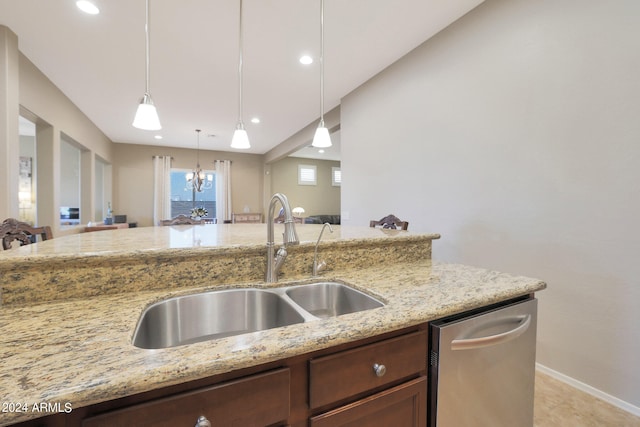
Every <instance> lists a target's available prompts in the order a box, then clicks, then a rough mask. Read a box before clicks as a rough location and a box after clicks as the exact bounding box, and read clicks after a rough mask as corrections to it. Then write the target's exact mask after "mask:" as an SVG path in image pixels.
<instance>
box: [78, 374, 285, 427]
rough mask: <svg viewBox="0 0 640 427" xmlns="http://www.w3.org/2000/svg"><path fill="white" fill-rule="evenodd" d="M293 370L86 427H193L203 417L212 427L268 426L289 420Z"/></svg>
mask: <svg viewBox="0 0 640 427" xmlns="http://www.w3.org/2000/svg"><path fill="white" fill-rule="evenodd" d="M289 388H290V374H289V369H279V370H276V371H271V372H267V373H264V374H258V375H253V376H250V377H246V378H241V379H239V380H235V381H231V382H228V383H223V384H220V385H216V386H213V387H207V388H204V389H200V390H195V391H192V392H187V393H181V394H178V395H176V396H171V397H166V398H162V399H158V400H154V401H151V402H147V403H143V404H140V405H134V406H131V407H129V408H125V409H119V410H115V411H112V412H108V413H106V414H102V415H98V416H95V417H92V418H87V419H85V420H84V421H83V423H82V426H83V427H114V426H136V427H147V426H148V427H152V426H153V427H181V426H185V427H193V426H194V425H195V424H196V422H197V421H198V418H199V417H200V416H204V417H206V418H207V419H208V420H209V422H210V423H211V426H213V427H216V426H231V425H233V426H242V427H250V426H268V425H272V424H275V423H278V422H284V421H285V420H286V419H287V418H288V417H289Z"/></svg>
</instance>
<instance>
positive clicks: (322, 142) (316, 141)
mask: <svg viewBox="0 0 640 427" xmlns="http://www.w3.org/2000/svg"><path fill="white" fill-rule="evenodd" d="M311 145H312V146H314V147H317V148H326V147H331V145H332V144H331V136H329V129H327V128H326V127H325V125H324V0H320V123H319V124H318V128H317V129H316V133H315V135H314V136H313V142H312V143H311Z"/></svg>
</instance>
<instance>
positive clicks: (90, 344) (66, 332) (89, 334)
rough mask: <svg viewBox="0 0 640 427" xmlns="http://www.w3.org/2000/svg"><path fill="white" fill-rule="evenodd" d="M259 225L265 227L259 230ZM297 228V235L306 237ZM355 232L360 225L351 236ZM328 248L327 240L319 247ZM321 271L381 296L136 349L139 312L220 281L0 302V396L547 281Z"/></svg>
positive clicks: (209, 357)
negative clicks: (335, 309)
mask: <svg viewBox="0 0 640 427" xmlns="http://www.w3.org/2000/svg"><path fill="white" fill-rule="evenodd" d="M242 227H246V226H245V225H243V226H242ZM305 227H306V226H303V227H299V228H298V231H299V232H300V231H301V230H302V229H304V228H305ZM156 228H157V227H156ZM318 230H319V228H315V230H314V233H313V234H315V235H316V236H317V232H318ZM117 231H119V230H114V231H113V232H117ZM109 232H111V231H100V232H95V233H88V234H96V235H97V234H101V233H109ZM263 232H264V227H262V228H261V231H260V234H261V235H260V238H262V233H263ZM257 233H258V231H256V234H257ZM310 233H311V232H310ZM344 233H345V234H346V233H347V231H346V230H345V231H344ZM365 233H366V232H365ZM170 234H171V233H170ZM300 234H301V240H302V239H305V238H306V237H303V233H300ZM345 234H342V233H340V236H341V237H340V238H341V239H345V237H344V236H345ZM356 234H357V233H356ZM310 236H311V234H310ZM325 236H326V234H325ZM325 236H323V240H324V238H325ZM334 236H335V233H334ZM376 236H377V235H376ZM245 237H246V235H245ZM327 237H328V236H327ZM431 237H432V238H436V239H437V238H438V237H439V236H438V235H432V236H431ZM96 238H98V237H97V236H96ZM105 238H106V237H105ZM316 238H317V237H316ZM362 238H363V234H361V233H360V234H357V236H356V237H353V239H362ZM364 238H365V240H366V239H367V237H366V236H364ZM375 238H377V237H374V239H375ZM346 239H347V240H349V238H346ZM401 239H402V238H401ZM60 240H62V238H61V239H60ZM248 240H250V239H248ZM313 240H314V243H315V239H313ZM410 240H411V239H409V241H410ZM54 241H55V239H54ZM232 241H233V239H232ZM44 243H46V242H44ZM230 244H232V243H230ZM245 244H246V245H248V246H251V245H252V244H253V243H251V242H249V241H247V242H246V243H245ZM33 246H37V245H33ZM223 246H224V245H223ZM329 247H331V243H329V244H328V245H327V246H325V248H329ZM85 249H86V248H85ZM429 250H430V247H429ZM7 252H9V251H7ZM44 256H45V257H47V256H51V254H47V255H44ZM307 277H308V276H307ZM320 280H322V281H325V280H336V281H340V282H344V283H346V284H349V285H351V286H353V287H355V288H357V289H360V290H362V291H364V292H366V293H369V294H371V295H373V296H376V297H378V298H379V299H380V300H382V301H383V302H385V304H386V305H385V306H384V307H381V308H377V309H373V310H368V311H364V312H359V313H354V314H348V315H343V316H338V317H335V318H331V319H326V320H316V321H312V322H308V323H302V324H296V325H291V326H286V327H281V328H276V329H271V330H266V331H261V332H254V333H249V334H244V335H240V336H236V337H228V338H222V339H217V340H212V341H207V342H201V343H196V344H191V345H185V346H180V347H174V348H169V349H162V350H142V349H139V348H136V347H134V346H133V345H132V343H131V341H132V335H133V332H134V329H135V326H136V323H137V321H138V319H139V317H140V315H141V313H142V311H143V310H144V309H145V308H146V307H147V306H148V305H150V304H151V303H153V302H156V301H159V300H162V299H164V298H166V297H169V296H175V295H180V294H185V293H193V292H198V291H203V290H208V289H212V288H217V287H219V286H221V285H212V286H203V287H201V288H193V287H191V288H186V289H183V288H180V289H163V290H144V291H137V292H122V293H118V294H114V295H106V296H105V295H102V296H94V297H84V298H75V299H72V300H69V301H52V302H46V303H41V304H33V305H17V306H0V330H2V334H0V390H1V392H0V393H1V395H0V404H2V402H23V403H26V404H27V405H28V406H29V407H31V406H32V405H33V404H34V403H38V404H39V403H42V402H47V403H56V402H60V403H61V404H62V405H64V404H65V403H67V402H69V403H70V404H71V405H72V407H73V408H79V407H83V406H87V405H90V404H94V403H98V402H102V401H107V400H111V399H116V398H120V397H123V396H128V395H133V394H136V393H140V392H144V391H149V390H153V389H157V388H161V387H166V386H170V385H175V384H179V383H183V382H187V381H191V380H196V379H200V378H205V377H208V376H212V375H216V374H221V373H225V372H230V371H234V370H237V369H242V368H247V367H251V366H256V365H261V364H263V363H268V362H271V361H276V360H278V359H282V358H287V357H291V356H296V355H301V354H305V353H308V352H311V351H315V350H319V349H323V348H328V347H332V346H335V345H338V344H342V343H347V342H352V341H356V340H359V339H363V338H367V337H370V336H374V335H378V334H383V333H385V332H391V331H394V330H398V329H402V328H405V327H409V326H412V325H416V324H419V323H423V322H426V321H430V320H434V319H437V318H441V317H444V316H447V315H449V314H454V313H459V312H462V311H465V310H469V309H472V308H477V307H482V306H485V305H489V304H492V303H495V302H499V301H503V300H506V299H509V298H512V297H516V296H520V295H525V294H529V293H532V292H537V291H540V290H542V289H544V288H545V287H546V284H545V283H544V282H542V281H540V280H537V279H532V278H526V277H519V276H512V275H508V274H503V273H497V272H493V271H489V270H485V269H481V268H475V267H469V266H463V265H454V264H443V263H438V262H433V261H431V260H430V259H424V260H415V259H410V260H409V261H407V262H396V263H385V262H382V263H374V262H370V263H369V266H368V267H367V268H358V269H351V268H345V269H336V270H332V271H328V272H326V273H325V274H323V275H322V277H321V278H320ZM314 281H317V280H314ZM290 284H291V283H290V282H289V281H286V280H285V281H281V282H279V283H275V284H266V283H264V282H263V281H261V280H260V279H257V280H253V281H243V282H237V283H229V284H227V287H237V286H255V287H270V286H287V285H290ZM0 409H1V408H0ZM43 415H46V414H42V413H33V412H27V413H16V412H10V413H2V412H0V426H5V425H9V424H12V423H15V422H19V421H23V420H27V419H30V418H37V417H39V416H43Z"/></svg>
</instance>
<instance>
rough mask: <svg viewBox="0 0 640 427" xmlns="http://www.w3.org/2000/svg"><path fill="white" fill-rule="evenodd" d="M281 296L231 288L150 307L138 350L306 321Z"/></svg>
mask: <svg viewBox="0 0 640 427" xmlns="http://www.w3.org/2000/svg"><path fill="white" fill-rule="evenodd" d="M304 320H305V319H304V317H303V316H302V315H301V314H300V313H299V312H298V311H297V310H296V309H295V308H294V307H293V306H291V305H290V304H288V303H287V302H286V301H284V300H283V299H282V298H281V297H280V296H279V295H278V294H276V293H273V292H269V291H263V290H259V289H230V290H224V291H212V292H206V293H201V294H195V295H187V296H182V297H176V298H171V299H168V300H165V301H162V302H159V303H156V304H154V305H152V306H150V307H149V308H147V309H146V310H145V311H144V313H143V314H142V317H141V318H140V321H139V322H138V326H137V328H136V331H135V334H134V338H133V344H134V345H135V346H136V347H140V348H146V349H157V348H167V347H175V346H178V345H184V344H191V343H195V342H200V341H206V340H210V339H215V338H223V337H227V336H231V335H240V334H244V333H247V332H255V331H261V330H265V329H271V328H277V327H280V326H286V325H292V324H294V323H302V322H304Z"/></svg>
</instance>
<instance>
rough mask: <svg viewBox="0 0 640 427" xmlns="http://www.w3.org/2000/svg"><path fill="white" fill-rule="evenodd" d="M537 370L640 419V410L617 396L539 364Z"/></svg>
mask: <svg viewBox="0 0 640 427" xmlns="http://www.w3.org/2000/svg"><path fill="white" fill-rule="evenodd" d="M536 369H537V370H539V371H540V372H542V373H543V374H546V375H549V376H550V377H553V378H555V379H557V380H559V381H562V382H563V383H565V384H568V385H570V386H571V387H573V388H577V389H578V390H580V391H584V392H585V393H587V394H590V395H592V396H594V397H597V398H598V399H600V400H604V401H605V402H607V403H610V404H612V405H613V406H616V407H618V408H620V409H622V410H623V411H627V412H629V413H631V414H633V415H635V416H638V417H640V408H639V407H637V406H634V405H632V404H630V403H628V402H625V401H624V400H621V399H618V398H617V397H615V396H611V395H610V394H607V393H605V392H603V391H601V390H598V389H597V388H594V387H592V386H590V385H588V384H585V383H583V382H580V381H578V380H576V379H574V378H571V377H569V376H567V375H565V374H561V373H560V372H558V371H554V370H553V369H551V368H547V367H546V366H544V365H541V364H539V363H536Z"/></svg>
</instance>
